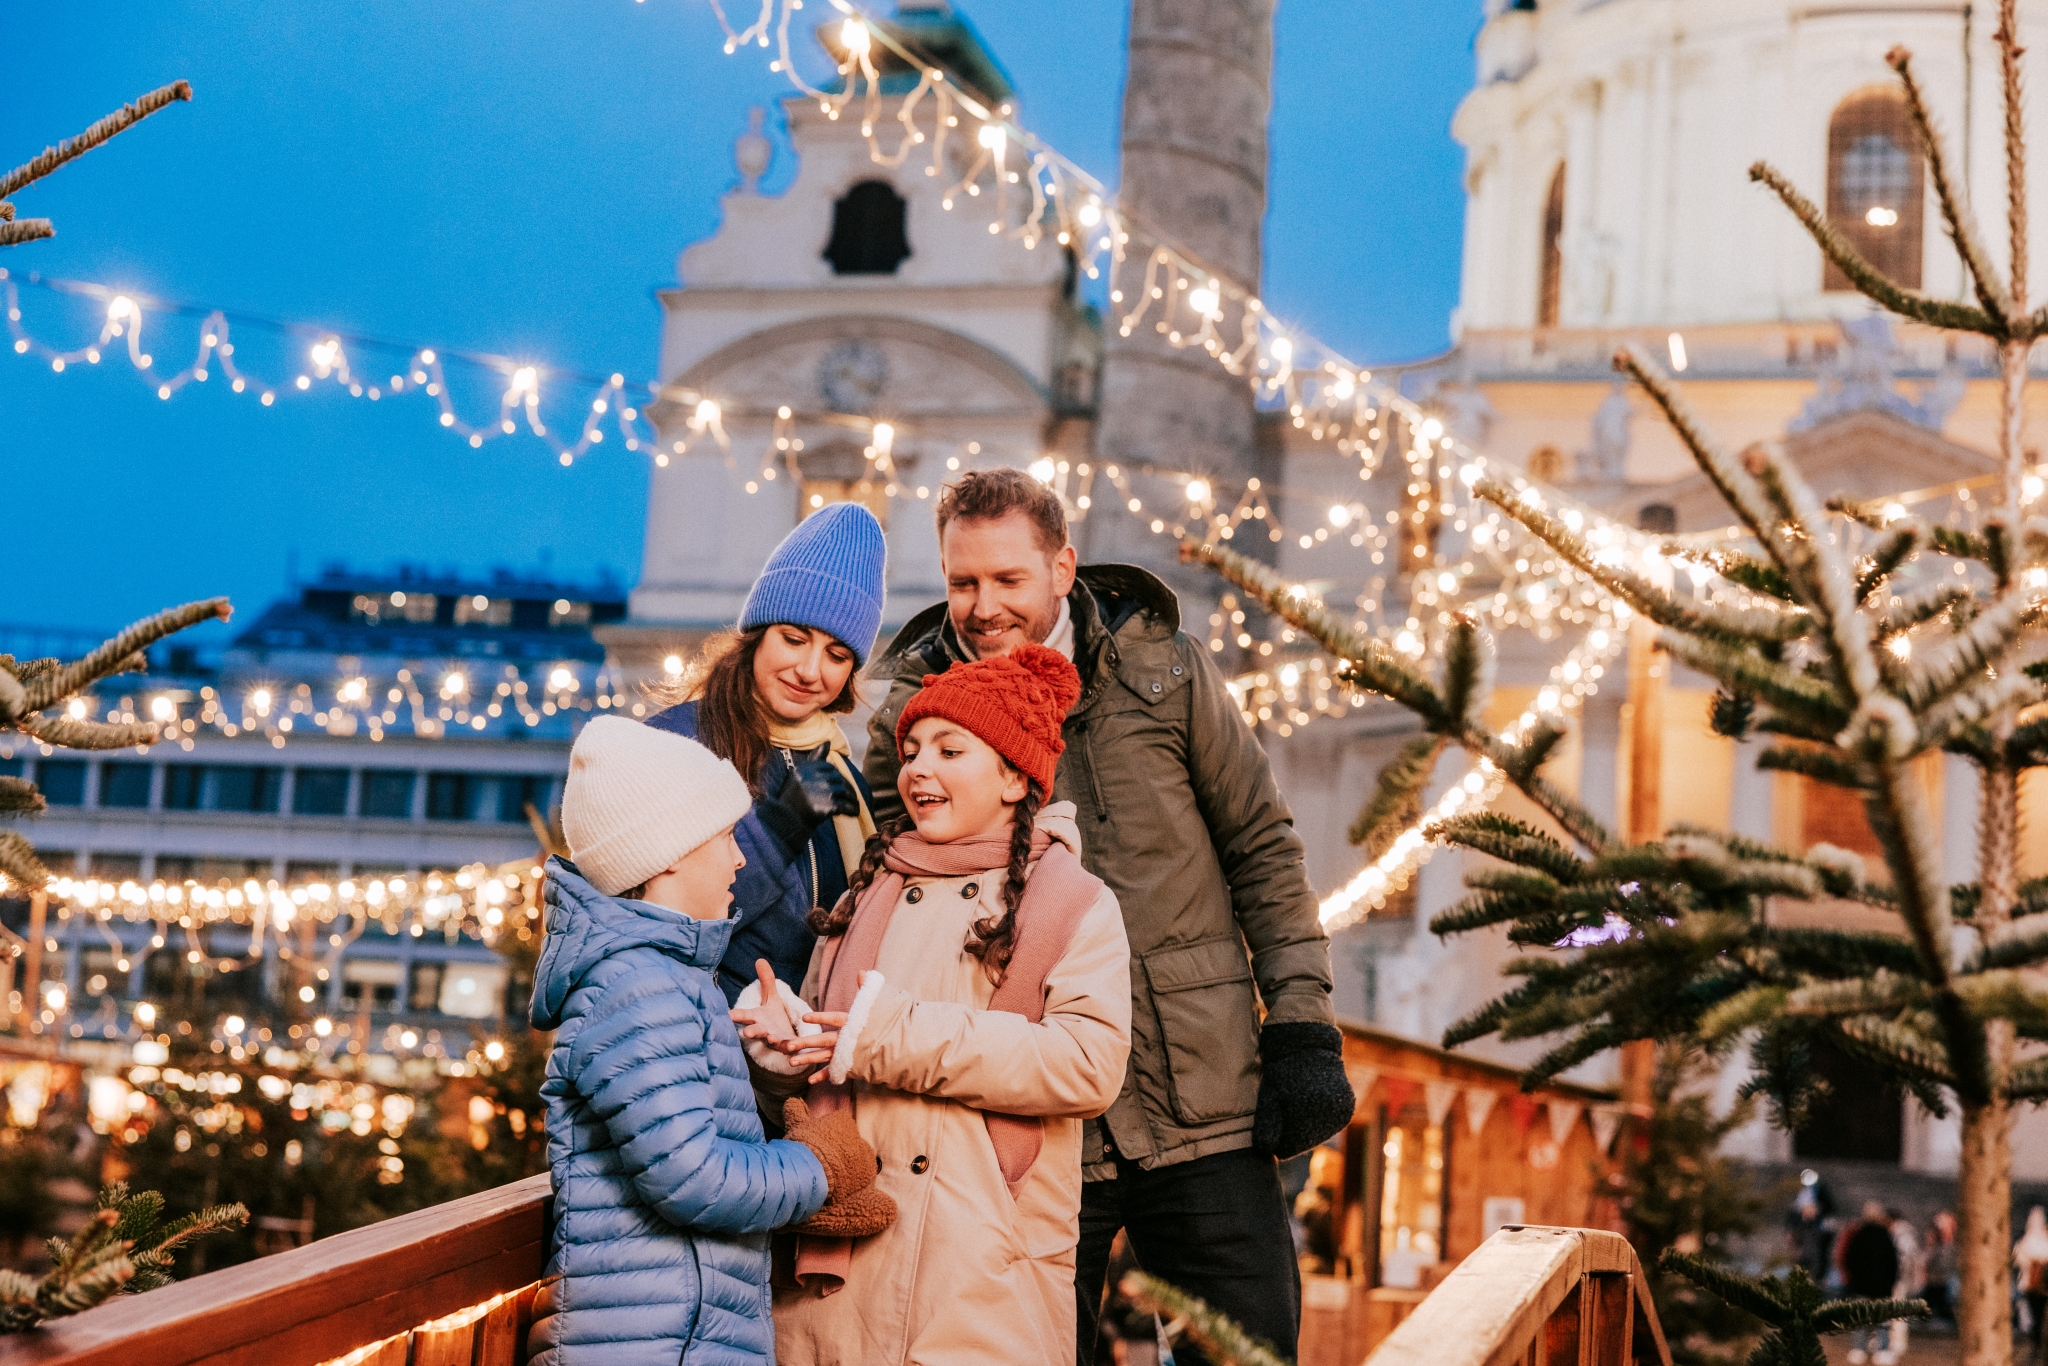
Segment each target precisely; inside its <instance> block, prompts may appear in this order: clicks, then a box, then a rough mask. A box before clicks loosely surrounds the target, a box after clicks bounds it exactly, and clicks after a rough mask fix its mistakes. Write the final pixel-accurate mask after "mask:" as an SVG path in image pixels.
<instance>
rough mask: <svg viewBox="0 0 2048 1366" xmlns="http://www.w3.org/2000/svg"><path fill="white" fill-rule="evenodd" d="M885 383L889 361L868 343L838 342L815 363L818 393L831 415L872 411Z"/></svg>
mask: <svg viewBox="0 0 2048 1366" xmlns="http://www.w3.org/2000/svg"><path fill="white" fill-rule="evenodd" d="M888 383H889V358H888V357H887V356H885V355H883V354H882V350H881V348H880V347H878V346H875V345H873V344H871V343H869V342H864V341H854V340H847V341H843V342H840V343H839V344H838V345H837V346H835V347H833V348H832V349H831V350H830V351H827V352H826V353H825V358H824V359H823V360H822V361H820V362H818V391H819V392H820V393H822V394H823V395H824V396H825V406H826V407H828V408H830V409H831V410H832V411H833V412H837V413H866V412H870V411H872V410H873V409H874V406H875V403H876V400H878V399H880V398H881V396H882V390H883V388H884V387H885V386H886V385H887V384H888Z"/></svg>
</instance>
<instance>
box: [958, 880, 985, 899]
mask: <svg viewBox="0 0 2048 1366" xmlns="http://www.w3.org/2000/svg"><path fill="white" fill-rule="evenodd" d="M980 895H981V884H980V883H979V882H970V883H968V884H967V885H966V886H965V887H962V888H961V889H960V899H961V900H962V901H972V900H974V898H976V897H978V896H980Z"/></svg>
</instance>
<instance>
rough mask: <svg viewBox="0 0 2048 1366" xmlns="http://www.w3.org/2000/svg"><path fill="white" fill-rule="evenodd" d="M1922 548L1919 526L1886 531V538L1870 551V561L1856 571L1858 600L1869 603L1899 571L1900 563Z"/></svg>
mask: <svg viewBox="0 0 2048 1366" xmlns="http://www.w3.org/2000/svg"><path fill="white" fill-rule="evenodd" d="M1919 548H1920V532H1919V529H1918V528H1917V527H1911V526H1904V527H1898V528H1896V529H1894V530H1891V531H1887V532H1885V533H1884V539H1883V540H1881V541H1879V542H1878V543H1877V547H1876V548H1875V549H1874V550H1872V551H1871V552H1870V556H1869V563H1868V564H1866V565H1864V566H1863V567H1862V568H1861V569H1859V570H1858V571H1857V573H1856V601H1858V602H1860V603H1868V602H1869V601H1870V598H1871V595H1872V594H1874V593H1875V592H1877V590H1878V589H1879V588H1881V587H1883V586H1884V583H1885V581H1886V580H1887V579H1889V578H1891V576H1892V575H1893V574H1895V573H1897V572H1898V568H1899V566H1900V565H1902V564H1904V563H1905V562H1906V561H1907V560H1908V559H1910V558H1912V555H1913V552H1914V551H1916V550H1918V549H1919Z"/></svg>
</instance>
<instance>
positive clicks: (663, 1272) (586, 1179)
mask: <svg viewBox="0 0 2048 1366" xmlns="http://www.w3.org/2000/svg"><path fill="white" fill-rule="evenodd" d="M547 914H548V920H547V939H546V941H545V942H544V943H543V944H542V946H541V954H540V964H539V967H538V968H537V969H536V971H535V974H534V984H533V1010H532V1018H533V1025H534V1028H536V1029H552V1030H554V1031H555V1046H554V1051H553V1052H552V1053H550V1054H549V1055H548V1068H547V1079H546V1080H545V1081H544V1082H543V1083H542V1084H541V1097H542V1099H544V1100H545V1101H546V1102H547V1107H548V1109H547V1134H548V1166H549V1168H550V1170H551V1172H552V1174H553V1176H554V1188H555V1205H554V1227H553V1229H552V1230H551V1232H550V1235H549V1245H548V1276H549V1281H548V1283H547V1285H546V1286H545V1288H544V1289H543V1291H542V1294H541V1298H540V1300H538V1301H537V1302H536V1303H535V1305H534V1313H535V1320H534V1325H533V1331H532V1335H531V1337H530V1339H529V1342H530V1345H531V1350H532V1351H533V1353H534V1355H533V1357H532V1358H531V1361H532V1363H533V1366H586V1363H588V1364H589V1366H678V1363H679V1362H680V1363H683V1366H759V1364H761V1363H767V1362H770V1361H772V1360H773V1359H774V1355H775V1327H774V1322H773V1320H772V1319H771V1318H770V1316H769V1294H768V1273H769V1266H768V1231H769V1230H770V1229H775V1228H781V1227H782V1226H783V1225H785V1224H793V1223H798V1222H801V1221H802V1220H805V1219H808V1218H809V1217H810V1216H811V1215H813V1214H815V1213H816V1212H817V1211H818V1210H819V1209H820V1208H821V1207H822V1206H823V1205H824V1203H825V1194H826V1192H825V1172H824V1169H823V1168H822V1167H820V1166H819V1165H818V1159H817V1157H816V1156H815V1155H813V1154H812V1152H811V1150H810V1149H808V1148H806V1147H804V1146H803V1145H802V1144H800V1143H789V1142H784V1141H777V1142H772V1143H771V1142H768V1141H767V1140H766V1139H764V1138H763V1136H762V1131H761V1120H760V1116H759V1115H758V1114H757V1113H756V1111H755V1109H754V1092H753V1087H752V1085H751V1084H750V1083H749V1081H748V1080H747V1060H746V1054H745V1053H743V1052H742V1051H741V1049H740V1040H739V1035H738V1033H737V1032H736V1031H735V1030H734V1029H733V1025H732V1020H731V1018H730V1017H729V1016H728V1015H727V1014H726V1010H727V1007H726V1003H725V999H724V997H723V996H721V995H720V994H719V992H718V991H717V989H716V988H715V987H714V986H713V985H712V980H711V967H712V965H713V964H715V963H717V962H718V958H719V955H720V954H721V953H723V952H724V951H725V948H726V942H727V939H728V937H729V936H730V935H731V933H732V924H731V922H730V921H725V920H692V919H690V918H688V917H687V916H682V915H678V914H677V913H676V912H674V911H670V910H667V909H664V908H663V907H660V906H655V905H651V904H649V903H647V902H645V901H622V900H619V899H618V898H616V897H608V896H605V895H603V894H602V893H600V892H599V891H598V890H597V889H596V888H595V887H592V886H591V885H590V884H589V883H588V882H586V881H584V879H583V877H582V875H581V874H579V873H578V872H577V871H576V869H575V866H574V865H573V864H570V863H568V862H566V861H564V860H562V859H559V858H557V859H550V860H549V861H548V879H547Z"/></svg>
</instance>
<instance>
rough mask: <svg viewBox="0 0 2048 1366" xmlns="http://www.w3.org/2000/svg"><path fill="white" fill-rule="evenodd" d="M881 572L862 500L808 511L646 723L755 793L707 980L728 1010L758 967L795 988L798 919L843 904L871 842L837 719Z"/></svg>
mask: <svg viewBox="0 0 2048 1366" xmlns="http://www.w3.org/2000/svg"><path fill="white" fill-rule="evenodd" d="M886 562H887V557H886V552H885V550H884V547H883V544H882V525H881V523H880V522H877V521H876V520H875V517H874V514H873V513H871V512H869V511H868V510H867V509H866V508H864V507H862V506H861V505H860V504H858V503H834V504H832V505H831V506H829V507H826V508H824V509H823V510H821V511H818V512H814V513H812V514H811V515H810V516H809V517H807V518H805V519H804V520H803V521H802V522H801V523H799V524H798V525H797V528H796V530H794V531H792V532H790V533H789V535H788V536H787V537H786V538H785V539H784V540H783V542H782V544H781V545H779V546H777V547H776V548H775V553H774V554H773V555H771V556H769V557H768V563H767V566H766V567H765V568H763V569H762V571H761V577H759V578H758V579H756V580H754V586H753V588H752V590H751V591H749V592H748V594H747V602H746V606H745V607H744V608H743V609H742V610H741V612H740V622H739V631H738V633H737V634H736V635H732V636H728V637H726V638H725V639H724V640H723V641H721V642H718V643H715V644H714V645H713V646H712V647H711V648H710V649H709V650H707V651H706V659H707V662H706V665H705V668H704V671H703V673H702V675H701V676H700V677H699V678H698V679H697V681H696V682H695V684H694V686H692V687H691V688H690V689H689V700H688V701H685V702H682V703H680V704H678V705H676V706H672V707H669V708H668V709H666V710H665V711H662V712H659V713H657V714H656V715H654V716H652V717H650V718H649V719H648V724H649V725H651V726H655V727H657V728H659V729H661V730H668V731H674V732H675V733H676V734H678V735H685V736H688V737H690V738H691V739H694V740H698V741H700V742H702V743H703V745H704V747H705V748H707V749H709V750H710V751H711V752H712V753H714V754H716V755H718V756H719V757H720V758H722V759H726V760H729V761H731V763H732V766H733V767H734V768H736V769H738V770H739V771H740V772H741V774H743V775H745V776H746V777H747V780H748V781H747V785H748V788H749V790H750V791H751V792H752V794H753V798H754V805H753V809H752V810H751V811H749V812H748V813H747V815H746V816H745V817H743V818H742V819H741V820H740V823H739V825H738V827H737V828H736V829H735V831H734V834H735V836H736V837H737V838H738V840H739V844H740V850H741V852H742V853H744V854H745V855H746V856H747V866H746V867H745V868H744V869H742V870H741V872H740V875H739V880H738V882H737V883H735V884H734V886H733V899H732V918H733V921H734V922H735V923H734V926H733V934H732V942H731V944H730V946H729V947H728V948H727V949H726V952H725V955H724V957H723V958H722V959H721V960H720V962H719V966H718V973H717V976H718V985H719V986H720V988H722V989H723V990H724V992H725V996H726V1000H727V1001H728V1002H729V1003H731V1002H736V1001H737V1000H738V999H739V995H740V992H741V991H743V990H744V989H745V988H746V986H747V985H748V983H750V982H752V981H753V980H754V976H755V973H754V964H755V961H756V960H757V959H764V958H765V959H766V960H767V961H768V964H769V966H770V967H771V968H772V969H773V970H774V973H775V976H776V978H777V979H778V980H780V981H782V982H785V983H787V984H789V985H790V986H792V987H794V986H797V985H798V984H800V983H801V982H802V981H803V976H804V971H805V969H806V968H807V967H808V966H809V965H810V961H811V946H812V944H813V943H815V942H816V935H815V934H813V933H812V931H811V929H810V926H809V925H808V924H807V923H806V918H807V917H808V916H809V915H810V913H811V911H812V910H813V909H814V908H816V907H820V906H831V905H832V904H833V903H835V902H837V901H838V900H839V894H840V893H841V892H844V891H845V890H846V873H847V869H849V868H855V867H858V866H859V865H860V858H861V853H862V851H863V850H864V849H865V848H866V845H867V839H868V836H870V835H872V834H873V833H874V832H875V821H874V816H873V815H872V814H871V812H870V811H869V803H868V793H867V788H866V786H865V785H864V784H863V782H862V781H861V778H860V774H859V771H858V770H857V769H855V768H854V766H853V764H852V763H851V762H850V754H851V751H850V750H849V749H848V747H847V743H846V734H845V732H844V731H842V730H840V728H839V723H838V722H837V721H835V720H834V719H833V717H834V716H836V715H843V714H845V713H846V712H849V711H852V710H853V705H854V702H855V700H856V688H857V685H858V673H859V669H860V666H861V665H862V664H863V663H865V662H866V661H867V657H868V655H869V653H870V652H871V651H872V650H873V649H874V647H875V635H876V632H878V631H879V630H880V629H881V625H882V591H883V589H882V585H883V569H884V566H885V564H886Z"/></svg>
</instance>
